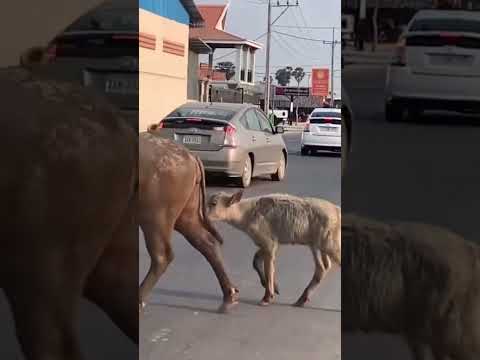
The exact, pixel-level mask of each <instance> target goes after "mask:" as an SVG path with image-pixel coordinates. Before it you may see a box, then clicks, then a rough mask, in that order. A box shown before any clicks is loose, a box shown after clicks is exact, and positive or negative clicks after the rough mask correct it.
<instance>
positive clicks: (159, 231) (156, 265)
mask: <svg viewBox="0 0 480 360" xmlns="http://www.w3.org/2000/svg"><path fill="white" fill-rule="evenodd" d="M172 221H173V220H172ZM172 221H169V220H168V219H163V218H162V216H159V217H158V218H157V219H155V220H154V221H150V222H145V223H143V224H142V223H141V224H140V226H141V228H142V230H143V234H144V236H145V245H146V247H147V250H148V254H149V255H150V268H149V269H148V273H147V275H146V276H145V279H143V281H142V283H141V285H140V306H141V307H144V306H145V301H146V299H147V297H148V295H149V294H150V292H151V291H152V289H153V288H154V286H155V284H156V283H157V282H158V279H159V278H160V276H162V274H163V273H164V272H165V270H166V269H167V267H168V265H169V264H170V263H171V262H172V261H173V257H174V255H173V249H172V244H171V240H172V233H173V226H174V225H173V222H172Z"/></svg>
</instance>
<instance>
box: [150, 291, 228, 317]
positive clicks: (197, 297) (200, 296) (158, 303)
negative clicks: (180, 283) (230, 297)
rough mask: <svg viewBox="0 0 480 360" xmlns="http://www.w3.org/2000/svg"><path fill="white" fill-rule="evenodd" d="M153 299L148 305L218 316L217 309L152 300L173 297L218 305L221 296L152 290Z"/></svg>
mask: <svg viewBox="0 0 480 360" xmlns="http://www.w3.org/2000/svg"><path fill="white" fill-rule="evenodd" d="M153 295H154V296H153V298H152V300H151V301H150V305H151V306H152V305H153V306H165V307H169V308H175V309H183V310H190V311H198V312H204V313H211V314H216V315H218V311H217V309H210V308H200V307H193V306H189V305H176V304H171V303H168V302H163V301H156V300H154V298H156V296H157V295H159V296H162V297H171V298H172V297H173V298H184V299H195V300H206V301H212V302H215V303H218V302H219V301H221V300H222V297H221V296H217V295H210V294H205V293H198V292H193V291H183V290H166V289H154V290H153Z"/></svg>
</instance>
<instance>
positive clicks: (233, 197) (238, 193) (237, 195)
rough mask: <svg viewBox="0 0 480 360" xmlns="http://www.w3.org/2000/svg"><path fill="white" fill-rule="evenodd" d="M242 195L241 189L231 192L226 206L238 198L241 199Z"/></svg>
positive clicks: (236, 201) (237, 200)
mask: <svg viewBox="0 0 480 360" xmlns="http://www.w3.org/2000/svg"><path fill="white" fill-rule="evenodd" d="M242 196H243V190H239V191H237V192H236V193H235V194H233V195H232V196H231V197H230V201H229V202H228V206H231V205H233V204H235V203H238V202H239V201H240V200H242Z"/></svg>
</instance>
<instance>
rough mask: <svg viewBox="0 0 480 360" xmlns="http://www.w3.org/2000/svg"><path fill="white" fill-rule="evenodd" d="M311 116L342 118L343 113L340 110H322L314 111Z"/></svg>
mask: <svg viewBox="0 0 480 360" xmlns="http://www.w3.org/2000/svg"><path fill="white" fill-rule="evenodd" d="M310 117H312V118H338V119H340V118H341V117H342V113H341V112H340V111H337V112H326V111H322V112H314V113H312V115H311V116H310Z"/></svg>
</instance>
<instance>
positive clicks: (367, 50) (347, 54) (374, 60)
mask: <svg viewBox="0 0 480 360" xmlns="http://www.w3.org/2000/svg"><path fill="white" fill-rule="evenodd" d="M394 49H395V44H379V45H378V46H377V49H376V50H375V52H372V45H371V44H368V43H367V44H365V47H364V50H363V51H358V50H356V49H355V48H354V47H352V46H349V47H347V48H346V49H345V50H343V51H342V54H343V56H344V61H345V65H353V64H355V65H357V64H358V65H363V64H368V65H370V64H371V65H387V64H389V63H390V61H391V59H392V56H393V53H394Z"/></svg>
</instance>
